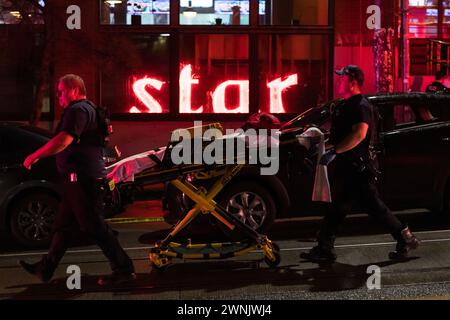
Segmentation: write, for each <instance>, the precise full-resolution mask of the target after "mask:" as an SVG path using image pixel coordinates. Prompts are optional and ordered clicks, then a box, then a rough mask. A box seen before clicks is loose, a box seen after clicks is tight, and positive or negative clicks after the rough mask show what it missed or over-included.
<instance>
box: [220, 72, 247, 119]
mask: <svg viewBox="0 0 450 320" xmlns="http://www.w3.org/2000/svg"><path fill="white" fill-rule="evenodd" d="M230 86H239V105H238V106H235V107H231V108H228V107H227V105H226V101H225V93H226V90H227V88H228V87H230ZM213 109H214V113H248V112H249V108H248V80H228V81H225V82H222V83H221V84H219V85H218V86H217V88H216V90H214V93H213Z"/></svg>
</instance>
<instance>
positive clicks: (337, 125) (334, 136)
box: [330, 94, 373, 160]
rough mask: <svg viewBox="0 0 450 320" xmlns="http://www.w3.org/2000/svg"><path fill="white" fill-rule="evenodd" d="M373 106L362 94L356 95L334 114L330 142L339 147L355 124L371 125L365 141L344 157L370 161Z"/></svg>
mask: <svg viewBox="0 0 450 320" xmlns="http://www.w3.org/2000/svg"><path fill="white" fill-rule="evenodd" d="M372 108H373V107H372V105H371V104H370V102H369V101H368V100H367V99H366V98H365V97H364V96H363V95H361V94H358V95H354V96H352V97H350V98H348V99H347V100H345V101H344V102H343V103H342V104H339V105H338V106H337V107H336V109H335V110H334V112H333V116H332V126H331V135H330V142H331V143H332V144H333V145H335V146H336V145H337V144H339V143H340V142H342V140H344V139H345V138H346V137H347V136H348V135H349V134H350V133H351V132H352V127H353V126H354V125H355V124H358V123H361V122H365V123H367V124H368V125H369V130H368V131H367V135H366V137H365V139H364V140H363V141H362V142H361V143H360V144H358V145H357V146H356V147H355V148H353V149H352V150H349V151H347V152H345V153H343V154H342V155H346V156H351V157H355V156H356V157H358V158H360V157H361V158H363V159H364V160H368V159H369V145H370V137H371V134H372V130H373V128H372V110H373V109H372Z"/></svg>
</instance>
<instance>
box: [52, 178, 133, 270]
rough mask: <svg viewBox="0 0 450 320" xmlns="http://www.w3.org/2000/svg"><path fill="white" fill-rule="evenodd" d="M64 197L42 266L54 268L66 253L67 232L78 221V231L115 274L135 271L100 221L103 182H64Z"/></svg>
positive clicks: (107, 227)
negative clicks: (96, 249)
mask: <svg viewBox="0 0 450 320" xmlns="http://www.w3.org/2000/svg"><path fill="white" fill-rule="evenodd" d="M63 185H64V197H63V200H62V203H61V204H60V208H59V211H58V214H57V216H56V219H55V223H54V225H53V237H52V241H51V245H50V249H49V252H48V254H47V256H44V263H45V264H46V267H48V268H49V269H55V268H56V266H57V265H58V263H59V262H60V260H61V259H62V257H63V256H64V253H65V252H66V250H67V248H68V245H69V242H70V241H69V239H70V235H71V232H70V229H71V227H72V226H73V224H74V222H77V223H78V225H79V227H80V230H81V231H82V232H84V233H86V234H87V235H88V236H89V237H90V238H91V239H93V240H95V242H96V244H97V245H98V246H99V247H100V249H101V250H102V252H103V254H104V255H105V256H106V257H107V258H108V260H109V262H110V265H111V269H112V271H113V272H114V273H131V272H134V267H133V262H132V261H131V259H130V258H129V256H128V255H127V254H126V252H125V251H124V250H123V249H122V247H121V246H120V244H119V241H118V240H117V238H116V236H115V235H114V233H113V232H112V230H111V228H110V227H109V226H108V225H107V224H106V222H105V221H104V219H103V210H104V196H105V192H106V190H105V184H104V182H103V181H102V180H98V179H93V178H81V179H80V177H78V181H77V182H70V181H69V180H68V179H65V180H64V181H63Z"/></svg>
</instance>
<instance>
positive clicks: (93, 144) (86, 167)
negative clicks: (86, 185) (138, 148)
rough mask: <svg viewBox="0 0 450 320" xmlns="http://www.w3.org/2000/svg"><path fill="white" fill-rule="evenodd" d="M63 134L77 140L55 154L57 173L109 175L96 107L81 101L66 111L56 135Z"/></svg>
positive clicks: (94, 176) (97, 176) (93, 176)
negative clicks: (107, 173) (101, 142)
mask: <svg viewBox="0 0 450 320" xmlns="http://www.w3.org/2000/svg"><path fill="white" fill-rule="evenodd" d="M61 131H64V132H66V133H68V134H70V135H71V136H72V137H73V138H74V140H73V142H72V143H71V144H70V145H69V146H68V147H67V148H66V149H64V150H63V151H61V152H60V153H58V154H57V155H56V164H57V167H58V172H59V173H60V174H62V175H66V174H69V173H77V174H78V175H80V176H85V177H90V178H104V177H105V176H106V169H105V163H104V160H103V148H102V145H101V144H100V143H98V141H101V133H100V131H99V130H98V123H97V112H96V111H95V109H94V107H92V106H91V105H90V104H88V103H87V102H86V100H79V101H74V102H72V103H71V104H70V105H69V106H67V108H65V109H64V111H63V114H62V116H61V121H60V122H59V125H58V127H57V129H56V133H57V134H58V133H59V132H61Z"/></svg>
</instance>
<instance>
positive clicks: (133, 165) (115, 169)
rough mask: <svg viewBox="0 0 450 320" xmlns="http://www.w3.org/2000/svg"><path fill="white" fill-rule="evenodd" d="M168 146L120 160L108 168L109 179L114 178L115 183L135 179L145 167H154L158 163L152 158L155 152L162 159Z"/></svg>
mask: <svg viewBox="0 0 450 320" xmlns="http://www.w3.org/2000/svg"><path fill="white" fill-rule="evenodd" d="M165 151H166V147H161V148H159V149H156V150H151V151H145V152H142V153H139V154H135V155H133V156H130V157H128V158H125V159H123V160H121V161H119V162H116V163H114V164H113V165H111V166H109V167H107V168H106V172H108V174H107V178H108V180H113V179H114V183H119V182H124V181H125V182H129V181H134V175H135V174H138V173H140V172H142V171H144V170H145V169H149V168H152V167H154V166H156V165H157V163H156V162H155V161H153V160H152V159H151V158H150V155H152V154H154V155H155V156H156V157H157V158H158V159H159V160H162V158H163V157H164V153H165Z"/></svg>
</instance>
